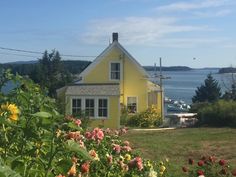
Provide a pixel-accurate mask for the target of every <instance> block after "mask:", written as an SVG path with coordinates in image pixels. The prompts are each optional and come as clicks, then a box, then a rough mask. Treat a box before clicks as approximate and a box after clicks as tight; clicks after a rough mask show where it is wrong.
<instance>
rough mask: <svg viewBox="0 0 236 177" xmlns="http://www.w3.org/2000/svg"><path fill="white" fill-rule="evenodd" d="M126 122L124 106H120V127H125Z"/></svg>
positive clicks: (126, 112)
mask: <svg viewBox="0 0 236 177" xmlns="http://www.w3.org/2000/svg"><path fill="white" fill-rule="evenodd" d="M128 120H129V114H128V110H127V108H126V107H125V106H123V105H122V108H121V116H120V124H121V125H127V122H128Z"/></svg>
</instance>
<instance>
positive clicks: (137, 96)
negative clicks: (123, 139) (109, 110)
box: [126, 95, 139, 114]
mask: <svg viewBox="0 0 236 177" xmlns="http://www.w3.org/2000/svg"><path fill="white" fill-rule="evenodd" d="M130 97H135V98H136V113H138V110H139V109H138V96H131V95H129V96H127V97H126V106H127V107H128V98H130ZM136 113H129V114H136Z"/></svg>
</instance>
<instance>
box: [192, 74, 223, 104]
mask: <svg viewBox="0 0 236 177" xmlns="http://www.w3.org/2000/svg"><path fill="white" fill-rule="evenodd" d="M195 93H196V95H195V96H193V98H192V102H193V103H196V102H215V101H217V100H218V99H219V98H220V96H221V88H220V86H219V83H218V82H217V81H216V80H215V79H214V78H213V77H212V75H211V74H208V75H207V78H206V79H205V81H204V85H201V86H200V87H198V88H197V90H196V91H195Z"/></svg>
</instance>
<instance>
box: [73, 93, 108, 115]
mask: <svg viewBox="0 0 236 177" xmlns="http://www.w3.org/2000/svg"><path fill="white" fill-rule="evenodd" d="M71 103H72V105H71V106H72V107H71V108H72V109H71V114H73V115H80V114H81V113H83V112H84V113H85V115H86V116H88V117H90V118H98V119H104V118H108V116H109V110H108V109H109V98H107V97H96V96H95V97H79V98H72V99H71Z"/></svg>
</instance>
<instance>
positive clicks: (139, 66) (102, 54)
mask: <svg viewBox="0 0 236 177" xmlns="http://www.w3.org/2000/svg"><path fill="white" fill-rule="evenodd" d="M114 47H117V48H118V49H120V50H121V51H122V52H123V53H124V54H125V55H126V56H127V57H128V58H129V59H130V60H131V61H132V62H133V63H134V64H135V66H136V67H137V69H138V70H139V71H140V72H141V73H142V74H143V75H144V77H146V78H149V74H148V73H147V72H146V71H145V69H144V68H143V67H142V66H141V65H140V64H139V63H138V62H137V61H136V60H135V58H134V57H133V56H132V55H131V54H130V53H129V52H128V51H127V50H126V49H125V48H124V47H123V46H122V45H121V44H120V43H119V42H118V41H113V42H112V44H110V45H109V46H108V47H107V48H106V49H105V50H104V51H103V52H102V53H101V54H100V55H99V56H97V57H96V59H95V60H94V61H93V62H92V63H91V64H90V65H89V66H88V67H87V68H85V70H84V71H82V73H80V76H81V77H84V76H86V75H87V74H88V73H89V72H90V71H91V70H92V69H93V68H95V67H96V66H97V64H98V63H100V61H101V60H102V59H103V57H104V56H105V55H107V54H108V53H109V52H110V51H111V50H112V49H113V48H114Z"/></svg>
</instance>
